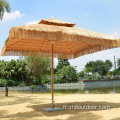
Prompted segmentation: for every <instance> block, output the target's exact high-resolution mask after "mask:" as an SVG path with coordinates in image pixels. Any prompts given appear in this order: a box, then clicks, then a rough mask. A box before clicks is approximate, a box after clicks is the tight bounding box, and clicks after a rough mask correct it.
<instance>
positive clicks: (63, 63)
mask: <svg viewBox="0 0 120 120" xmlns="http://www.w3.org/2000/svg"><path fill="white" fill-rule="evenodd" d="M68 65H70V63H69V62H68V59H61V58H59V59H58V65H57V66H56V69H55V71H56V72H57V71H59V70H60V69H62V68H63V67H64V66H68Z"/></svg>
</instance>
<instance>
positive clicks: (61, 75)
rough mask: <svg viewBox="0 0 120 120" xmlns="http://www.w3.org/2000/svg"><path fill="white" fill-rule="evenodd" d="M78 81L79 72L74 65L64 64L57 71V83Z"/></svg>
mask: <svg viewBox="0 0 120 120" xmlns="http://www.w3.org/2000/svg"><path fill="white" fill-rule="evenodd" d="M77 81H78V77H77V72H76V70H75V68H74V67H72V66H64V67H63V68H62V69H60V70H59V71H58V72H57V73H56V79H55V83H70V82H77Z"/></svg>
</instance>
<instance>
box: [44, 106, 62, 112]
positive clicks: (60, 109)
mask: <svg viewBox="0 0 120 120" xmlns="http://www.w3.org/2000/svg"><path fill="white" fill-rule="evenodd" d="M43 110H44V111H46V112H53V111H62V110H64V109H63V108H58V107H53V108H52V107H51V108H43Z"/></svg>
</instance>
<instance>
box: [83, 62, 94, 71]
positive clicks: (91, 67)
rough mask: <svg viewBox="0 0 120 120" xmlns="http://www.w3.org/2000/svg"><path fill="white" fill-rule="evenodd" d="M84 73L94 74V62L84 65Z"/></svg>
mask: <svg viewBox="0 0 120 120" xmlns="http://www.w3.org/2000/svg"><path fill="white" fill-rule="evenodd" d="M85 72H88V73H89V72H92V73H93V72H94V61H90V62H88V63H87V64H86V65H85Z"/></svg>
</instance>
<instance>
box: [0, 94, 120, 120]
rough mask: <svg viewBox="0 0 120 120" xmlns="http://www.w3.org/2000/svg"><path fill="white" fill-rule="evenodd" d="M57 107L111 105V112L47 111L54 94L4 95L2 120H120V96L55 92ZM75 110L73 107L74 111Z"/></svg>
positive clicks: (1, 96)
mask: <svg viewBox="0 0 120 120" xmlns="http://www.w3.org/2000/svg"><path fill="white" fill-rule="evenodd" d="M55 102H56V106H57V107H63V106H68V107H70V106H75V105H76V106H84V105H86V106H87V105H89V106H110V109H107V110H96V109H89V110H86V109H84V110H80V109H76V110H75V109H74V110H64V111H55V112H44V111H43V110H42V108H44V107H50V106H51V94H50V93H39V94H35V93H18V92H10V93H9V97H5V96H4V94H3V93H0V120H120V94H60V93H58V94H57V93H55ZM71 109H72V108H71Z"/></svg>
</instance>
